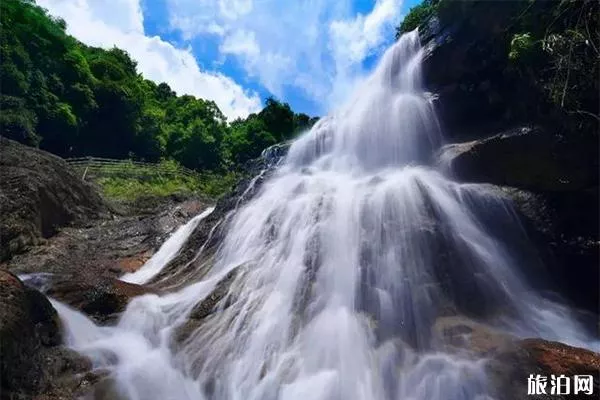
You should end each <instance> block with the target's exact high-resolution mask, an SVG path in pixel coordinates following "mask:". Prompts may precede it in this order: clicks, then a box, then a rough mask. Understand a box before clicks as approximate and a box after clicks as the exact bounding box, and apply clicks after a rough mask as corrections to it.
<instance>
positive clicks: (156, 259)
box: [121, 207, 215, 284]
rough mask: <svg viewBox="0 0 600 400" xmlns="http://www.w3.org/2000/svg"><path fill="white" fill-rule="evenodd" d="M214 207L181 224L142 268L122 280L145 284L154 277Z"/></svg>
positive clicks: (126, 275)
mask: <svg viewBox="0 0 600 400" xmlns="http://www.w3.org/2000/svg"><path fill="white" fill-rule="evenodd" d="M214 209H215V208H214V207H209V208H207V209H206V210H204V211H203V212H201V213H200V214H198V215H196V216H195V217H194V218H192V219H191V220H189V221H188V222H187V223H186V224H184V225H182V226H180V227H179V228H178V229H177V230H176V231H175V232H174V233H173V234H172V235H171V236H169V238H168V239H167V241H166V242H165V243H164V244H163V245H162V246H161V247H160V249H159V250H158V251H157V252H156V253H155V254H154V255H153V256H152V257H151V258H150V259H149V260H148V261H146V263H144V265H142V267H141V268H140V269H138V270H137V271H135V272H131V273H127V274H125V275H123V276H122V277H121V280H122V281H125V282H130V283H137V284H143V283H146V282H148V281H149V280H150V279H152V277H154V276H155V275H156V274H158V273H159V272H160V271H162V269H163V268H164V267H165V265H167V264H168V263H169V262H170V261H171V260H172V259H173V258H174V257H175V256H176V255H177V253H178V252H179V250H181V247H182V246H183V245H184V244H185V240H186V239H187V238H188V237H189V236H190V234H191V233H192V232H193V231H194V229H196V227H197V226H198V224H199V223H200V221H202V220H203V219H204V218H206V217H207V216H208V215H210V213H211V212H213V211H214Z"/></svg>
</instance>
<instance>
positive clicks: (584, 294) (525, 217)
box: [441, 127, 600, 314]
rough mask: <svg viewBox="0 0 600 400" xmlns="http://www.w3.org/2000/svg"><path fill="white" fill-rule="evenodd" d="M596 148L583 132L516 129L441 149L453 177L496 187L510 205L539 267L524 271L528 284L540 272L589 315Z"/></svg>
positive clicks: (597, 246)
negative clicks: (532, 245)
mask: <svg viewBox="0 0 600 400" xmlns="http://www.w3.org/2000/svg"><path fill="white" fill-rule="evenodd" d="M597 151H598V147H597V141H594V142H593V143H590V142H589V138H588V139H584V138H583V137H562V136H560V135H555V134H551V133H550V132H549V131H547V130H542V129H539V128H530V127H520V128H515V129H513V130H510V131H505V132H503V133H500V134H497V135H494V136H492V137H489V138H486V139H480V140H475V141H471V142H467V143H459V144H454V145H449V146H447V147H446V148H445V150H444V152H443V153H442V155H441V160H442V162H443V163H446V164H447V166H449V167H450V168H451V171H452V173H454V175H455V176H456V177H457V178H458V179H460V180H462V181H467V182H478V183H483V182H487V183H491V184H494V185H501V186H503V188H502V189H500V191H499V192H500V194H501V195H504V196H506V197H507V198H509V199H511V200H512V202H513V203H514V205H515V206H516V209H517V212H518V214H519V216H520V217H521V220H522V222H523V226H524V228H525V229H526V231H527V234H528V235H529V237H530V239H532V240H533V242H534V243H535V244H536V245H537V247H538V249H539V250H540V251H539V254H540V255H541V256H542V257H541V258H542V260H543V261H544V264H545V265H546V268H545V270H544V271H538V272H537V277H535V275H536V273H533V271H529V272H532V273H531V274H530V275H532V276H531V277H532V278H533V279H532V283H536V284H538V283H542V281H543V279H540V277H546V275H547V277H548V278H549V280H550V281H551V282H554V288H560V292H561V293H562V294H563V295H564V296H565V297H566V298H567V299H568V300H570V301H571V302H572V303H573V304H574V305H575V306H576V307H579V308H583V309H586V310H590V311H593V312H595V313H596V314H597V313H598V312H599V311H600V310H599V308H598V307H599V305H600V297H599V296H600V293H599V292H600V290H599V288H598V282H599V280H600V270H599V269H598V265H599V263H600V260H599V254H600V239H599V237H598V232H599V229H598V221H599V219H600V216H599V214H598V202H599V199H598V171H599V170H598V156H597ZM490 226H491V225H490ZM526 272H527V271H526ZM540 272H542V273H543V275H540ZM546 273H547V274H546ZM542 286H543V285H542Z"/></svg>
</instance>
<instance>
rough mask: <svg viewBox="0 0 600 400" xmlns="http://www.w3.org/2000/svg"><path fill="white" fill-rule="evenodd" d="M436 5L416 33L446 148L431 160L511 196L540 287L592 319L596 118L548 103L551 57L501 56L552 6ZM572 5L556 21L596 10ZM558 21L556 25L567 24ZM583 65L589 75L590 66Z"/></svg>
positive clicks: (579, 96) (590, 104)
mask: <svg viewBox="0 0 600 400" xmlns="http://www.w3.org/2000/svg"><path fill="white" fill-rule="evenodd" d="M442 2H443V1H442ZM442 2H440V10H442V11H439V12H438V15H436V16H434V17H432V18H430V19H429V20H428V21H427V23H426V24H425V25H424V26H422V27H421V28H420V32H421V38H422V41H423V43H424V44H425V47H426V49H427V53H426V56H425V61H424V73H425V82H427V84H428V85H429V89H430V90H431V91H432V92H434V93H437V94H438V98H437V100H436V107H437V110H438V113H439V115H440V118H441V122H442V124H443V125H444V126H445V131H446V136H447V138H448V140H449V141H450V142H454V144H452V145H448V146H447V147H445V148H444V150H443V152H442V154H441V155H440V162H441V163H442V164H444V165H445V166H446V167H448V168H449V170H451V173H453V174H454V176H455V177H456V178H457V179H458V180H461V181H463V182H477V183H489V184H493V185H497V186H499V187H500V191H501V192H502V193H504V194H505V195H507V196H509V197H510V198H512V199H513V200H514V204H515V205H516V207H517V209H518V211H519V213H520V215H521V217H522V220H523V223H524V226H525V228H526V229H527V231H528V232H529V234H530V237H531V238H532V239H534V241H535V242H536V243H537V244H538V247H539V251H540V255H541V257H542V258H543V260H544V261H545V264H546V266H547V271H545V272H546V273H547V275H548V277H550V280H551V281H552V282H553V284H552V285H551V287H550V288H549V289H550V290H555V291H559V292H560V293H561V294H563V295H564V296H565V297H566V298H567V299H568V300H570V301H572V302H573V303H574V304H575V305H576V306H577V307H580V308H583V309H586V310H591V311H593V312H594V313H595V314H598V311H599V310H598V307H599V304H600V299H599V297H598V296H599V294H598V293H599V282H600V276H599V270H598V265H599V259H598V254H599V250H600V241H599V237H598V230H599V227H598V221H599V216H598V181H599V178H598V172H599V164H598V149H599V146H598V143H599V142H598V121H600V119H599V118H598V115H594V114H591V113H588V112H586V113H583V112H580V113H577V112H574V111H573V110H571V109H569V108H568V105H567V104H566V103H565V102H564V101H563V102H562V103H552V102H551V101H550V99H549V98H548V96H547V94H548V93H547V87H545V86H543V83H544V79H546V76H544V73H545V72H544V71H543V68H550V67H551V66H552V65H551V64H550V63H551V60H550V61H549V60H548V59H532V60H529V63H530V65H528V66H527V67H526V68H525V69H524V68H521V69H519V68H517V67H516V66H515V65H514V63H511V60H510V59H509V52H510V48H509V47H510V46H511V38H514V35H515V34H518V33H519V32H520V29H525V28H527V29H531V30H535V29H538V30H539V29H541V28H543V27H544V26H545V24H546V22H547V21H545V19H546V18H549V17H550V16H551V12H553V10H552V7H555V6H556V4H552V3H553V2H531V4H530V7H525V6H523V4H522V3H521V2H480V1H465V2H460V4H458V2H454V3H453V2H448V1H446V2H444V4H446V5H447V4H450V6H446V7H445V8H442V7H441V5H442ZM576 6H577V7H580V9H573V10H571V9H566V10H565V11H563V13H564V15H567V14H568V13H569V12H579V13H580V15H582V16H583V17H581V18H580V19H578V20H577V23H580V21H583V19H584V18H587V17H586V16H587V15H591V17H590V18H592V19H593V18H595V17H594V16H593V15H594V13H593V10H594V9H595V10H596V11H597V3H596V4H593V3H591V2H581V3H577V4H576ZM573 7H575V6H573ZM594 7H596V8H594ZM564 15H563V16H561V19H558V18H557V21H558V22H556V23H564V24H567V25H568V23H569V22H568V21H567V22H564V21H563V19H565V18H566V17H565V16H564ZM595 15H597V12H596V14H595ZM527 18H529V20H530V22H528V23H524V22H523V20H524V19H527ZM536 18H537V19H539V22H536V21H537V20H536ZM550 22H551V21H550ZM548 23H549V22H548ZM527 24H529V25H527ZM596 39H597V38H596ZM578 45H579V44H577V43H575V44H574V47H575V46H578ZM592 45H593V43H592V44H591V45H589V43H588V46H592ZM584 46H585V45H584ZM544 63H546V64H544ZM544 66H545V67H544ZM589 67H590V68H591V69H590V70H589V71H588V73H592V72H593V70H594V68H597V63H596V67H594V66H593V65H590V66H589ZM524 71H526V72H527V73H524ZM596 71H597V69H596ZM558 72H559V71H556V73H557V74H558ZM573 73H575V72H573ZM592 75H593V74H592ZM560 78H561V76H559V75H557V76H556V79H560ZM572 79H574V78H572ZM578 79H579V78H578ZM596 81H597V80H596ZM567 83H569V82H567ZM596 83H597V82H596ZM570 84H573V82H571V83H570ZM596 86H597V85H596ZM568 87H569V90H570V88H571V86H568ZM566 89H567V85H565V90H566ZM586 93H587V92H585V90H584V89H583V88H582V89H581V91H580V92H577V90H576V89H573V93H572V94H570V95H571V96H574V97H576V100H577V103H578V104H579V105H580V107H581V108H582V109H589V110H596V111H597V109H598V97H597V95H596V96H591V97H590V96H588V95H587V94H586ZM596 93H597V90H596ZM563 100H564V97H563Z"/></svg>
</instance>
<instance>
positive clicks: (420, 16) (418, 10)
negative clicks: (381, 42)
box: [396, 0, 437, 38]
mask: <svg viewBox="0 0 600 400" xmlns="http://www.w3.org/2000/svg"><path fill="white" fill-rule="evenodd" d="M436 7H437V2H436V1H435V0H424V1H423V2H422V3H421V4H418V5H416V6H414V7H412V8H411V9H410V10H409V11H408V14H406V17H404V19H403V20H402V22H401V23H400V26H398V27H397V28H396V38H398V37H400V36H401V35H402V34H404V33H407V32H410V31H412V30H415V29H417V28H418V27H419V26H420V25H422V24H423V23H424V22H425V21H426V20H427V19H428V18H429V17H431V16H432V15H433V14H435V12H436Z"/></svg>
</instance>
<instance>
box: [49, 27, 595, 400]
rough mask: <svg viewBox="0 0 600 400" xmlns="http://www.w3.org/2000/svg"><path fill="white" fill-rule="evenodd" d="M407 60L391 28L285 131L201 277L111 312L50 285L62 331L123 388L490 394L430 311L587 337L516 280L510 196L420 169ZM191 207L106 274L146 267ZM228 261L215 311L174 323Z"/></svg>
mask: <svg viewBox="0 0 600 400" xmlns="http://www.w3.org/2000/svg"><path fill="white" fill-rule="evenodd" d="M422 57H423V49H422V48H421V46H420V43H419V39H418V34H417V32H412V33H409V34H406V35H404V36H402V37H401V38H400V39H399V40H398V42H397V43H396V44H394V45H393V46H392V47H391V48H390V49H388V50H387V52H386V53H385V54H384V56H383V57H382V60H381V61H380V63H379V65H378V66H377V68H376V69H375V70H374V72H373V73H372V75H371V76H370V77H369V78H368V79H366V80H365V81H364V82H363V83H362V84H361V86H360V87H359V88H358V89H357V91H356V93H355V95H354V96H353V97H352V98H350V99H349V101H348V103H347V104H346V105H344V106H342V107H340V109H339V110H337V111H336V112H335V113H333V114H332V115H330V116H327V117H325V118H323V119H321V120H320V121H319V122H318V123H317V124H316V125H315V126H314V127H313V128H312V129H311V131H309V132H306V133H305V134H304V135H302V136H301V137H300V138H298V139H297V140H296V141H295V142H294V143H293V144H292V146H291V148H290V150H289V153H288V155H287V156H286V158H285V159H284V160H283V162H282V164H281V165H280V166H279V167H278V169H277V170H276V171H275V173H274V174H273V175H272V176H271V178H269V179H268V180H267V181H266V182H265V183H264V184H263V185H262V187H261V188H260V190H259V192H258V194H257V195H256V196H255V197H254V198H253V199H252V200H251V201H249V202H248V203H247V204H245V205H243V206H242V207H241V208H239V209H238V210H237V211H236V213H235V215H234V216H233V217H232V219H231V220H230V221H229V222H228V226H227V233H226V235H225V237H224V239H223V241H222V243H221V244H220V246H219V248H218V250H217V253H216V255H215V257H214V263H213V266H212V268H211V269H210V270H209V271H207V272H206V273H204V274H195V275H194V276H203V277H202V278H201V279H199V280H191V281H189V282H188V283H187V285H185V286H184V287H183V288H181V289H178V291H175V292H171V293H168V294H164V295H161V296H158V295H144V296H140V297H137V298H134V299H133V300H132V301H131V303H130V304H129V305H128V307H127V309H126V311H125V312H124V313H123V315H122V316H121V318H120V319H119V321H118V323H117V325H116V326H112V327H101V326H97V325H95V324H94V323H93V322H92V321H91V320H89V319H88V318H87V317H85V316H84V315H83V314H81V313H79V312H78V311H75V310H72V309H70V308H68V307H67V306H65V305H63V304H60V303H59V302H56V301H54V300H52V303H53V305H54V306H55V307H56V309H57V311H58V312H59V315H60V317H61V319H62V321H63V323H64V327H65V331H66V345H67V346H69V347H71V348H73V349H75V350H77V351H78V352H80V353H82V354H85V355H87V356H89V357H90V358H91V359H92V361H93V364H94V367H95V368H96V369H98V370H102V371H106V372H107V373H108V374H109V375H108V376H109V377H110V378H109V379H110V382H111V384H112V390H113V393H115V394H117V396H120V398H121V397H122V398H123V399H131V400H166V399H173V400H186V399H190V400H191V399H194V400H204V399H206V400H208V399H211V400H212V399H214V400H275V399H278V400H279V399H280V400H304V399H314V400H395V399H398V400H399V399H406V400H408V399H411V400H412V399H414V400H446V399H448V400H461V399H465V400H467V399H477V400H483V399H490V398H492V397H491V395H490V391H489V385H488V382H487V377H486V375H485V369H484V365H485V360H472V359H468V358H466V357H462V356H459V355H456V354H450V353H447V352H445V350H444V349H445V347H444V344H445V343H444V337H443V336H440V335H438V334H436V331H435V326H436V322H437V321H439V320H440V319H441V318H444V317H446V316H449V315H461V316H462V315H469V316H470V317H471V318H473V319H476V320H477V321H479V322H481V323H483V324H485V325H488V326H490V327H494V328H496V329H498V330H501V331H505V332H509V333H511V334H514V335H516V336H519V337H541V338H546V339H550V340H558V341H562V342H565V343H568V344H572V345H576V346H581V347H588V348H593V349H598V348H599V344H598V341H597V339H595V338H592V337H590V336H588V335H587V334H586V333H585V331H584V329H583V328H582V327H581V326H580V325H579V324H578V323H577V321H575V320H574V319H572V318H571V310H569V309H568V308H567V307H566V306H563V305H561V304H559V303H558V302H555V301H551V300H549V299H546V298H543V297H541V296H540V295H538V294H536V293H535V292H534V291H533V290H532V289H531V287H530V285H529V283H528V279H529V278H528V277H527V276H526V275H527V274H526V273H525V271H527V270H528V269H532V268H533V267H532V266H534V265H536V264H539V260H538V259H537V257H536V254H535V251H533V248H532V246H531V245H530V244H529V242H528V241H527V237H526V235H525V233H524V231H523V229H522V227H521V226H520V225H519V221H518V218H517V216H516V214H515V212H514V211H513V208H512V206H511V204H510V202H509V201H508V200H507V199H505V198H504V197H502V196H499V195H498V194H497V193H495V192H493V191H490V190H489V189H488V188H487V187H486V186H485V185H474V184H460V183H457V182H453V181H452V180H451V179H450V178H448V177H447V176H446V175H445V173H444V171H439V170H437V169H436V168H435V167H433V166H432V165H433V164H434V162H433V160H434V158H435V154H437V152H438V151H439V150H440V148H441V146H442V145H443V136H442V133H441V129H440V125H439V123H438V121H437V118H436V115H435V112H434V110H433V106H432V103H431V96H430V95H429V94H428V93H425V92H423V90H422V86H423V85H422V82H421V59H422ZM211 211H212V210H210V211H207V213H209V212H211ZM206 215H208V214H206V213H205V214H202V215H200V216H198V217H196V219H194V220H192V221H191V222H190V223H189V224H188V225H186V226H185V227H183V228H181V229H180V230H178V231H177V232H176V233H175V234H174V235H173V236H172V237H171V238H170V239H169V240H168V241H167V242H166V243H165V245H164V246H163V247H165V248H164V249H162V248H161V249H160V250H159V252H158V253H157V255H156V256H155V257H153V258H152V259H151V260H149V261H148V263H147V264H146V265H144V266H143V267H142V269H141V270H140V271H138V272H136V273H133V274H128V275H127V276H125V277H123V279H124V280H127V281H129V282H134V283H145V282H148V281H149V280H150V279H151V278H152V277H153V276H155V275H156V274H157V273H159V272H160V271H161V269H162V268H163V267H164V266H165V265H166V263H168V262H169V261H170V260H171V259H172V258H173V257H174V256H175V255H176V253H177V251H179V249H181V247H182V246H183V245H184V244H185V242H186V240H187V239H188V237H189V235H190V234H191V233H192V231H193V229H194V228H196V226H197V225H198V224H202V223H203V218H204V217H205V216H206ZM201 248H202V243H198V249H199V250H200V249H201ZM233 271H235V275H234V278H233V279H232V282H231V283H230V286H229V288H228V293H227V294H226V295H225V297H224V298H223V299H222V300H221V301H220V302H219V304H218V305H217V307H216V309H215V311H214V312H213V313H212V314H210V315H208V316H206V317H205V318H204V319H203V320H202V321H201V322H200V323H198V324H196V325H188V322H189V319H188V317H189V315H190V313H191V312H192V310H193V309H194V307H195V306H196V305H197V304H199V303H201V302H202V300H204V299H205V298H206V297H207V296H209V295H210V294H211V293H213V290H214V289H215V287H216V286H217V284H218V283H219V282H220V281H222V280H223V278H224V277H226V276H231V274H232V272H233ZM183 328H185V331H186V332H187V334H186V335H185V336H184V337H181V335H179V334H178V333H180V332H181V331H182V329H183ZM523 384H524V385H525V384H526V382H523ZM110 398H113V397H110Z"/></svg>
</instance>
